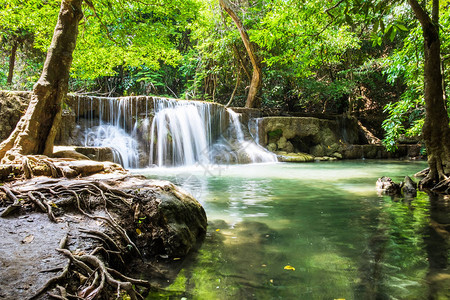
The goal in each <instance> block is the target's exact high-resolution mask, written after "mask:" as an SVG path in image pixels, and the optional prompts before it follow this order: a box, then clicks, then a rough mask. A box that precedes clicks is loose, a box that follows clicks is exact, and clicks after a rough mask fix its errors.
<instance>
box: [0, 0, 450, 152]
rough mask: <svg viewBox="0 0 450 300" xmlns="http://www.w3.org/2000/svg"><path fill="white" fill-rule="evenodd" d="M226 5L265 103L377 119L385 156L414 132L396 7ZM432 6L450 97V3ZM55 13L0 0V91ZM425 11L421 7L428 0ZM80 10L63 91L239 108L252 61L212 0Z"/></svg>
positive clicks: (412, 46) (413, 52)
mask: <svg viewBox="0 0 450 300" xmlns="http://www.w3.org/2000/svg"><path fill="white" fill-rule="evenodd" d="M230 4H231V8H232V9H233V11H234V12H235V13H236V15H237V17H238V18H239V19H240V21H241V22H242V25H243V27H244V28H245V30H246V32H247V34H248V36H249V39H250V41H251V43H252V45H253V47H254V49H255V53H256V54H255V56H256V57H257V59H258V61H259V63H260V64H261V68H262V84H261V90H260V92H259V94H258V97H259V98H260V100H261V103H262V106H263V108H266V109H277V110H281V111H295V112H307V113H328V114H330V113H331V114H334V113H350V114H355V115H357V116H358V117H361V118H363V117H368V116H374V114H375V115H377V116H380V118H382V119H384V122H383V127H384V129H385V134H384V137H385V140H384V141H385V145H386V146H387V147H388V148H392V149H393V148H395V145H396V141H397V140H398V139H399V138H400V137H402V136H403V135H405V134H406V135H407V136H417V135H418V134H420V132H421V129H422V126H423V123H424V116H425V109H424V98H423V94H424V91H423V86H424V82H423V64H424V57H423V55H424V54H423V53H424V51H423V36H422V28H421V26H420V23H419V22H418V20H417V18H416V17H415V15H414V13H413V11H412V9H411V8H410V6H409V5H408V3H407V2H406V1H383V0H377V1H356V0H353V1H350V0H348V1H342V0H341V1H336V0H333V1H326V2H325V5H324V2H323V1H307V2H303V1H293V0H271V1H263V0H255V1H250V0H239V1H232V2H230ZM439 5H440V10H439V12H440V15H439V21H440V30H439V34H440V39H441V54H442V55H441V61H442V71H443V75H444V76H443V78H444V87H445V88H446V94H448V89H449V88H448V84H445V82H447V81H448V73H449V71H448V69H449V68H448V63H449V58H450V42H449V39H448V32H449V30H450V24H449V22H450V21H449V20H450V17H449V11H450V9H449V6H450V1H448V0H444V1H439ZM59 6H60V1H58V0H47V1H37V0H29V1H19V0H12V1H11V0H8V1H5V0H1V1H0V19H1V23H0V38H1V40H0V44H1V51H0V60H1V64H0V88H2V89H14V90H30V89H31V88H32V86H33V84H34V83H35V82H36V81H37V79H38V78H39V74H40V72H41V70H42V66H43V62H44V59H45V53H46V51H47V49H48V47H49V45H50V41H51V37H52V34H53V29H54V26H55V23H56V20H57V15H58V11H59ZM426 9H428V10H429V11H430V12H431V9H432V1H429V3H428V4H427V5H426ZM83 14H84V16H83V19H82V20H81V22H80V25H79V36H78V40H77V45H76V49H75V51H74V54H73V55H74V60H73V64H72V68H71V79H70V85H69V90H70V91H72V92H81V93H95V94H104V95H111V96H123V95H125V96H126V95H131V94H135V95H137V94H146V95H159V96H169V97H176V98H182V99H199V100H207V101H216V102H219V103H222V104H226V103H228V102H229V101H230V100H231V104H230V105H232V106H243V105H244V103H245V100H246V97H247V94H248V92H249V85H250V81H251V77H252V74H251V72H252V65H251V62H250V59H249V56H248V54H247V52H246V49H245V47H244V44H243V42H242V39H241V37H240V35H239V31H238V30H237V28H236V26H235V25H234V23H233V20H232V19H231V18H230V16H229V15H227V13H226V12H225V11H224V10H223V9H222V8H221V6H220V5H219V1H218V0H182V1H176V2H175V1H159V0H140V1H129V0H118V1H109V0H99V1H84V4H83ZM383 111H384V113H382V112H383ZM374 112H375V113H374ZM380 113H381V115H380ZM373 122H379V121H378V120H374V121H373Z"/></svg>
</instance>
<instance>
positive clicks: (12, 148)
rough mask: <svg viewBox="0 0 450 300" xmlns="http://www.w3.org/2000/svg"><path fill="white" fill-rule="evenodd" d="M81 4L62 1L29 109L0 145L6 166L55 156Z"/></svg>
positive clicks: (0, 151) (0, 156) (79, 2)
mask: <svg viewBox="0 0 450 300" xmlns="http://www.w3.org/2000/svg"><path fill="white" fill-rule="evenodd" d="M82 2H83V0H62V1H61V9H60V12H59V15H58V22H57V24H56V27H55V31H54V32H53V39H52V43H51V45H50V48H49V50H48V53H47V58H46V60H45V64H44V69H43V71H42V74H41V77H40V78H39V80H38V82H37V83H36V84H35V85H34V87H33V94H32V96H31V102H30V105H29V106H28V109H27V111H26V113H25V115H24V116H23V117H22V118H21V119H20V121H19V123H18V124H17V126H16V128H15V129H14V131H13V132H12V133H11V135H10V136H9V138H8V139H7V140H5V141H4V142H3V143H1V145H0V158H2V157H3V160H2V161H3V162H8V161H13V160H14V159H15V157H16V155H28V154H45V155H50V154H52V152H53V142H54V140H55V136H56V131H57V129H58V127H59V123H60V121H61V105H62V100H63V98H64V97H65V95H66V94H67V90H68V82H69V71H70V66H71V64H72V53H73V51H74V49H75V45H76V39H77V35H78V23H79V21H80V20H81V18H82V16H83V12H82V10H81V4H82ZM7 151H9V152H8V154H7V153H6V152H7ZM5 155H6V156H5Z"/></svg>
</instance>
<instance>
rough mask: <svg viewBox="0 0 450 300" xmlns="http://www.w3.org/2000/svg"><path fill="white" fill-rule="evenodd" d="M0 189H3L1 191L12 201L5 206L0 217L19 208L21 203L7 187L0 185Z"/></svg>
mask: <svg viewBox="0 0 450 300" xmlns="http://www.w3.org/2000/svg"><path fill="white" fill-rule="evenodd" d="M0 189H1V190H3V192H4V193H5V194H6V196H7V197H8V198H9V200H11V201H13V203H12V204H11V205H9V206H7V207H6V209H5V210H4V211H3V212H2V214H1V215H0V217H2V218H3V217H6V216H8V215H9V214H11V213H12V212H13V211H15V210H16V209H18V208H20V206H21V205H20V202H19V199H18V198H17V197H16V196H15V195H14V194H13V192H12V191H11V190H10V189H9V188H7V187H6V186H0Z"/></svg>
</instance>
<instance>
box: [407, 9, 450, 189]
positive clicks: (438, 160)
mask: <svg viewBox="0 0 450 300" xmlns="http://www.w3.org/2000/svg"><path fill="white" fill-rule="evenodd" d="M408 3H409V5H410V6H411V8H412V10H413V11H414V14H415V15H416V17H417V19H418V20H419V22H420V24H421V26H422V30H423V37H424V54H425V67H424V81H425V89H424V98H425V110H426V116H425V123H424V126H423V129H422V133H423V137H424V140H425V145H426V147H427V155H428V164H429V166H430V172H429V174H428V175H427V177H426V178H424V179H423V180H422V181H421V183H420V184H421V186H422V187H432V186H434V185H435V184H436V183H438V182H439V181H441V180H445V179H447V175H448V174H450V164H449V163H450V156H449V154H450V151H449V150H450V144H449V138H450V127H449V119H448V115H447V108H446V104H445V102H444V96H443V95H444V91H443V87H442V73H441V50H440V40H439V0H433V11H432V17H431V18H430V16H429V15H428V13H427V12H426V11H425V10H424V9H423V8H422V7H421V6H420V4H419V3H418V2H417V0H408Z"/></svg>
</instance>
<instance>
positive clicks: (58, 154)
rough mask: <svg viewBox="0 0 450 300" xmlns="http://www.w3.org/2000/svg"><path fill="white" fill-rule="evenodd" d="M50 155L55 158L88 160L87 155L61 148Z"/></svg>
mask: <svg viewBox="0 0 450 300" xmlns="http://www.w3.org/2000/svg"><path fill="white" fill-rule="evenodd" d="M52 157H55V158H73V159H77V160H90V159H89V157H87V156H86V155H83V154H81V153H79V152H77V151H75V150H61V151H56V152H53V155H52Z"/></svg>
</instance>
